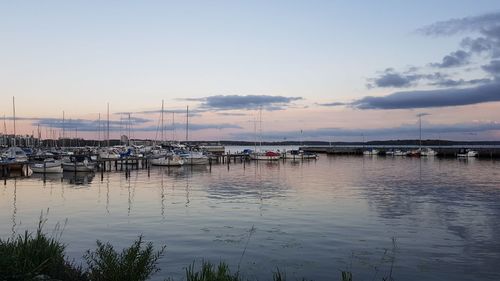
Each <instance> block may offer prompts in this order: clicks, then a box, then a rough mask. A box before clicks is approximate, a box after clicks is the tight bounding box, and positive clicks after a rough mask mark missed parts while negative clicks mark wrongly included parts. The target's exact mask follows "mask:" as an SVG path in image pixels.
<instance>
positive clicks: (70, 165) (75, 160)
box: [62, 156, 95, 172]
mask: <svg viewBox="0 0 500 281" xmlns="http://www.w3.org/2000/svg"><path fill="white" fill-rule="evenodd" d="M62 166H63V171H65V172H93V171H94V170H95V165H94V163H93V162H90V161H89V160H88V159H87V158H86V157H81V156H80V157H79V156H74V157H71V159H70V161H69V162H63V163H62Z"/></svg>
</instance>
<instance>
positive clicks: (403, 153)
mask: <svg viewBox="0 0 500 281" xmlns="http://www.w3.org/2000/svg"><path fill="white" fill-rule="evenodd" d="M394 156H406V152H405V151H402V150H399V149H397V150H394Z"/></svg>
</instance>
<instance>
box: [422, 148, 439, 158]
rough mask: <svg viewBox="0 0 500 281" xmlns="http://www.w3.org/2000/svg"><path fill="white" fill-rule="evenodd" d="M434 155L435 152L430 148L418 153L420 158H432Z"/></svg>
mask: <svg viewBox="0 0 500 281" xmlns="http://www.w3.org/2000/svg"><path fill="white" fill-rule="evenodd" d="M436 155H437V152H436V151H435V150H433V149H431V148H424V149H422V151H421V152H420V156H427V157H432V156H436Z"/></svg>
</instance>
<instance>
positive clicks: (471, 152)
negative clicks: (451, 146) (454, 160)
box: [457, 149, 478, 157]
mask: <svg viewBox="0 0 500 281" xmlns="http://www.w3.org/2000/svg"><path fill="white" fill-rule="evenodd" d="M477 156H478V152H477V151H475V150H471V149H460V150H459V151H458V153H457V157H477Z"/></svg>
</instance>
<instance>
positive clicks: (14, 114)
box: [12, 97, 16, 146]
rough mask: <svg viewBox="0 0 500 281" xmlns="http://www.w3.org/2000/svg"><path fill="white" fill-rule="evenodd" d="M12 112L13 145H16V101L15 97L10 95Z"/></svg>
mask: <svg viewBox="0 0 500 281" xmlns="http://www.w3.org/2000/svg"><path fill="white" fill-rule="evenodd" d="M12 114H13V116H14V118H13V121H14V146H16V101H15V98H14V97H12Z"/></svg>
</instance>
